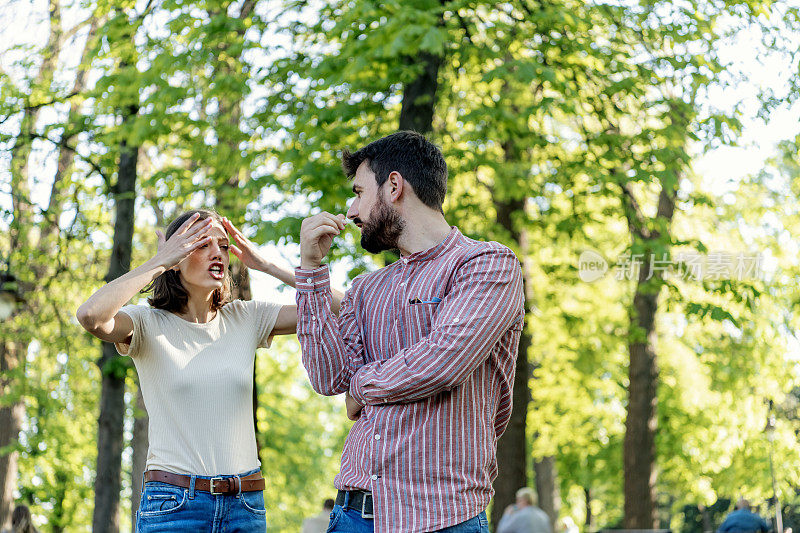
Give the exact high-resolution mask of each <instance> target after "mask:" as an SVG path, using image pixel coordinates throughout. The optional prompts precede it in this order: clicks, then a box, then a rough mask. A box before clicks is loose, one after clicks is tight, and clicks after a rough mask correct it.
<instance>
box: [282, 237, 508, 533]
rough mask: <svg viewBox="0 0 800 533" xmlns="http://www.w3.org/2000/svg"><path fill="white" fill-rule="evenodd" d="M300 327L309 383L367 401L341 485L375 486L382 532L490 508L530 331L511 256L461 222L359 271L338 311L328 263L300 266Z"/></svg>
mask: <svg viewBox="0 0 800 533" xmlns="http://www.w3.org/2000/svg"><path fill="white" fill-rule="evenodd" d="M295 274H296V279H297V304H298V325H297V336H298V338H299V339H300V344H301V346H302V350H303V364H304V365H305V367H306V370H307V371H308V375H309V378H310V380H311V384H312V386H313V387H314V390H316V391H317V392H319V393H320V394H324V395H334V394H340V393H343V392H345V391H348V390H349V391H350V393H351V394H352V396H353V397H354V398H355V399H356V400H357V401H359V402H360V403H362V404H363V405H364V410H363V411H362V412H361V417H360V418H359V419H358V421H357V422H356V423H355V424H354V425H353V427H352V428H351V429H350V433H349V435H348V437H347V440H346V442H345V445H344V451H343V452H342V469H341V472H340V473H339V474H338V475H337V476H336V479H335V480H334V484H335V486H336V488H338V489H342V490H353V489H361V490H368V491H371V492H372V494H373V499H374V506H375V530H376V531H377V532H379V533H383V532H387V533H388V532H391V533H400V532H409V533H416V532H424V531H433V530H437V529H441V528H444V527H448V526H452V525H455V524H458V523H461V522H464V521H465V520H469V519H470V518H472V517H474V516H476V515H478V514H479V513H480V512H481V511H483V510H485V509H486V506H487V505H488V504H489V500H490V499H491V497H492V495H493V494H494V490H493V489H492V481H493V480H494V478H495V477H496V476H497V461H496V450H497V439H498V437H500V435H501V434H502V433H503V431H504V430H505V428H506V425H507V424H508V420H509V417H510V415H511V393H512V387H513V383H514V368H515V362H516V357H517V349H518V346H519V338H520V333H521V331H522V327H523V319H524V310H523V295H522V272H521V270H520V265H519V261H518V260H517V258H516V256H515V255H514V253H513V252H512V251H511V250H509V249H508V248H506V247H505V246H502V245H500V244H498V243H495V242H480V241H475V240H472V239H468V238H466V237H464V236H463V235H462V234H461V233H460V232H459V231H458V230H457V229H456V228H453V229H452V230H451V231H450V233H449V235H448V236H447V238H446V239H445V240H444V241H442V242H441V243H440V244H438V245H437V246H435V247H433V248H431V249H429V250H426V251H423V252H419V253H415V254H413V255H410V256H407V257H403V258H401V259H400V260H399V261H396V262H395V263H393V264H391V265H389V266H387V267H385V268H382V269H380V270H378V271H377V272H372V273H369V274H364V275H361V276H358V277H357V278H356V279H355V280H353V285H352V288H351V289H350V290H348V291H347V293H346V294H345V297H344V300H343V302H342V308H341V311H340V314H339V317H338V318H337V317H336V316H335V315H334V314H333V313H332V312H331V309H330V302H331V296H330V281H329V277H328V269H327V267H324V266H323V267H320V268H317V269H314V270H304V269H301V268H298V269H297V270H296V272H295Z"/></svg>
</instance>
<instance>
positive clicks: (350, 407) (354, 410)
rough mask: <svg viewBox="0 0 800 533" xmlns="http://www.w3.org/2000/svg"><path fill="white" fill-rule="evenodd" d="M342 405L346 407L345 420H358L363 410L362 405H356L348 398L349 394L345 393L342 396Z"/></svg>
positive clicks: (356, 403)
mask: <svg viewBox="0 0 800 533" xmlns="http://www.w3.org/2000/svg"><path fill="white" fill-rule="evenodd" d="M344 404H345V406H347V418H349V419H350V420H358V418H359V417H360V416H361V410H362V409H363V408H364V406H363V405H361V404H360V403H358V402H357V401H355V400H354V399H353V397H352V396H350V392H346V393H345V395H344Z"/></svg>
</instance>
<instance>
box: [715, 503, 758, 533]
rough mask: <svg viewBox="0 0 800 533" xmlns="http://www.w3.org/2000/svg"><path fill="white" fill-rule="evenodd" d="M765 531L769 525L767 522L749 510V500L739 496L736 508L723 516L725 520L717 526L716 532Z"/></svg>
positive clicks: (755, 532) (743, 532) (754, 532)
mask: <svg viewBox="0 0 800 533" xmlns="http://www.w3.org/2000/svg"><path fill="white" fill-rule="evenodd" d="M759 531H761V532H763V533H767V531H769V526H768V525H767V522H766V521H765V520H764V519H763V518H761V517H760V516H758V515H757V514H756V513H754V512H752V511H750V502H749V501H747V500H746V499H744V498H739V501H738V502H736V510H735V511H733V512H732V513H730V514H729V515H728V516H726V517H725V521H724V522H722V525H721V526H719V529H718V530H717V533H757V532H759Z"/></svg>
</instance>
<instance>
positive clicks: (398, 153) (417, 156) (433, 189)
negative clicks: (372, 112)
mask: <svg viewBox="0 0 800 533" xmlns="http://www.w3.org/2000/svg"><path fill="white" fill-rule="evenodd" d="M364 161H366V162H367V165H369V168H370V170H372V172H374V173H375V181H377V182H378V187H380V186H382V185H383V184H384V183H386V180H387V179H389V174H391V173H392V172H395V171H396V172H399V173H400V175H401V176H403V179H404V180H406V181H407V182H408V183H409V185H411V188H412V189H414V193H415V194H416V195H417V198H419V199H420V201H422V203H423V204H425V205H427V206H428V207H430V208H432V209H436V210H437V211H442V204H443V203H444V196H445V194H446V193H447V163H445V162H444V156H442V152H441V150H439V148H438V147H437V146H436V145H435V144H433V143H432V142H430V141H429V140H428V139H426V138H425V137H423V136H422V135H421V134H419V133H417V132H415V131H398V132H397V133H392V134H391V135H387V136H386V137H383V138H381V139H378V140H377V141H373V142H371V143H369V144H368V145H366V146H365V147H364V148H361V149H360V150H358V151H357V152H354V153H350V151H349V150H346V149H345V150H344V152H343V153H342V167H343V168H344V172H345V174H347V176H348V177H350V178H352V177H353V176H355V174H356V170H357V169H358V167H359V166H360V165H361V163H363V162H364Z"/></svg>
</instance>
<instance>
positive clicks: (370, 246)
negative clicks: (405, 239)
mask: <svg viewBox="0 0 800 533" xmlns="http://www.w3.org/2000/svg"><path fill="white" fill-rule="evenodd" d="M404 227H405V223H404V222H403V219H402V218H401V217H400V215H398V214H397V212H396V211H395V210H394V209H392V208H391V207H389V206H388V205H387V204H386V203H385V202H384V201H383V198H381V197H380V195H378V203H377V204H375V206H374V207H373V208H372V209H371V210H370V213H369V220H368V221H367V222H364V226H363V227H362V228H361V247H362V248H364V249H365V250H366V251H368V252H369V253H372V254H377V253H379V252H382V251H384V250H394V249H396V248H398V246H397V240H398V239H399V238H400V234H401V233H403V228H404Z"/></svg>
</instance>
